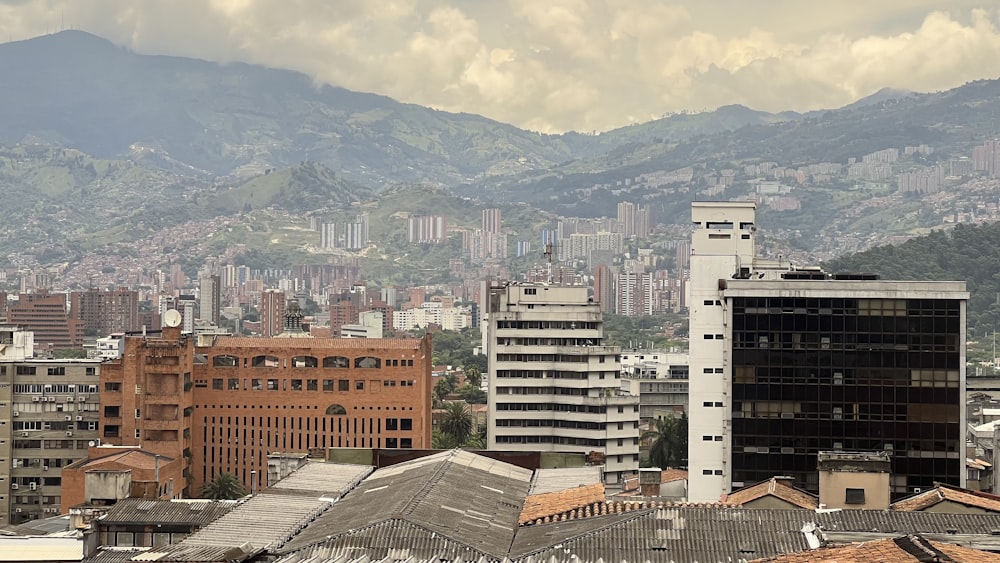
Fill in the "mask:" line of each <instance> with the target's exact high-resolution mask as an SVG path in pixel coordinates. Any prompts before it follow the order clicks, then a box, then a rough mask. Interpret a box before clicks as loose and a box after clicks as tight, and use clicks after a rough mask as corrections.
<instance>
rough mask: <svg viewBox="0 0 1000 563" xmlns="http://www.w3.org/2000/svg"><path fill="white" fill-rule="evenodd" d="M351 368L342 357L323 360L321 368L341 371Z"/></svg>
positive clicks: (348, 361) (349, 363)
mask: <svg viewBox="0 0 1000 563" xmlns="http://www.w3.org/2000/svg"><path fill="white" fill-rule="evenodd" d="M350 366H351V361H350V360H348V359H347V358H345V357H343V356H328V357H326V358H323V367H324V368H326V369H343V368H348V367H350Z"/></svg>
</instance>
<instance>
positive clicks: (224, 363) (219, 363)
mask: <svg viewBox="0 0 1000 563" xmlns="http://www.w3.org/2000/svg"><path fill="white" fill-rule="evenodd" d="M238 361H239V358H237V357H236V356H229V355H222V356H215V357H213V358H212V365H213V366H215V367H218V368H234V367H236V363H237V362H238Z"/></svg>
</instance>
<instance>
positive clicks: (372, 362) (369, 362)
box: [354, 356, 382, 368]
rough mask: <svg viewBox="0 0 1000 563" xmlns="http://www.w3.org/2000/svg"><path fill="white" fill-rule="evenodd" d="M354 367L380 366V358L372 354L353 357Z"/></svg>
mask: <svg viewBox="0 0 1000 563" xmlns="http://www.w3.org/2000/svg"><path fill="white" fill-rule="evenodd" d="M354 367H356V368H380V367H382V360H381V358H374V357H372V356H362V357H360V358H355V359H354Z"/></svg>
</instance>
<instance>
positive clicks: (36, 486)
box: [28, 481, 38, 491]
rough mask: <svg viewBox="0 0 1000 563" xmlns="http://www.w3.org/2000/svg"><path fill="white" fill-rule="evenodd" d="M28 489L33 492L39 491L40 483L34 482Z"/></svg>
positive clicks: (29, 484)
mask: <svg viewBox="0 0 1000 563" xmlns="http://www.w3.org/2000/svg"><path fill="white" fill-rule="evenodd" d="M28 488H29V489H31V490H32V491H37V490H38V483H36V482H34V481H32V482H30V483H28Z"/></svg>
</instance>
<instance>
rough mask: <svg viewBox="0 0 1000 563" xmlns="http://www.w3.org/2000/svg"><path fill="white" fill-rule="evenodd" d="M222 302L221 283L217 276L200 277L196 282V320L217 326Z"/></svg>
mask: <svg viewBox="0 0 1000 563" xmlns="http://www.w3.org/2000/svg"><path fill="white" fill-rule="evenodd" d="M221 302H222V282H221V280H220V278H219V276H202V277H201V279H199V280H198V318H199V319H201V320H202V322H206V323H211V324H212V326H219V311H220V309H221Z"/></svg>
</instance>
